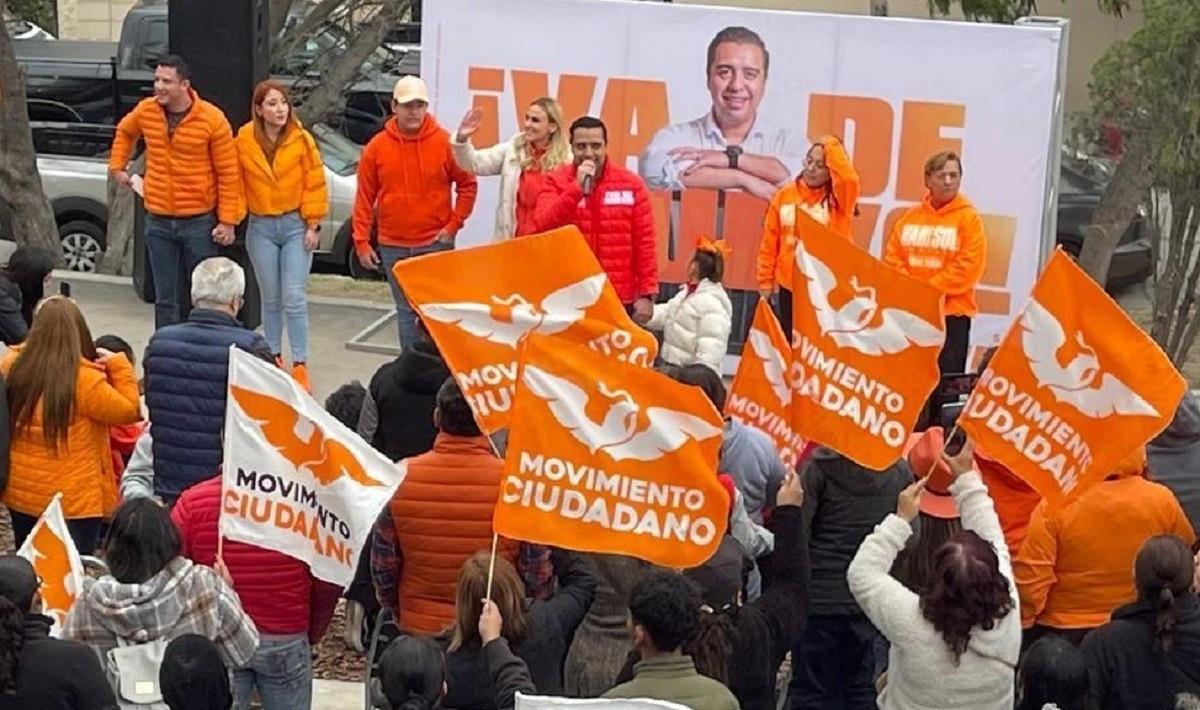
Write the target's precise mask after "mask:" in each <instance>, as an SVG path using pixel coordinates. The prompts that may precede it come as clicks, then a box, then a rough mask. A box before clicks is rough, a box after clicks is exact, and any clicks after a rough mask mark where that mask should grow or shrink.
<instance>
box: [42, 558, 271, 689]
mask: <svg viewBox="0 0 1200 710" xmlns="http://www.w3.org/2000/svg"><path fill="white" fill-rule="evenodd" d="M184 634H199V635H200V636H203V637H205V638H207V639H210V640H211V641H213V643H215V644H216V645H217V648H218V649H219V650H220V652H221V657H222V659H223V660H224V661H225V664H226V665H227V666H229V667H230V668H238V667H242V666H245V665H246V664H247V663H249V662H250V658H251V657H252V656H253V655H254V651H255V650H256V649H257V648H258V629H257V628H255V626H254V622H253V621H251V620H250V617H249V616H246V613H245V612H243V611H242V605H241V602H240V601H239V600H238V596H237V593H236V592H234V591H233V589H232V588H230V587H229V585H227V584H226V583H225V581H224V580H222V579H221V578H220V577H219V576H218V575H217V573H216V572H214V571H213V570H212V569H210V568H208V567H202V566H200V565H196V564H193V563H192V562H191V561H190V560H186V559H184V558H182V557H176V558H175V559H173V560H171V561H170V562H169V563H168V564H167V566H166V567H164V568H163V570H162V571H161V572H159V573H158V574H156V575H154V576H153V577H151V578H150V579H149V580H147V581H146V582H145V583H144V584H122V583H120V582H118V581H117V580H115V579H113V578H112V577H108V576H106V577H103V578H101V579H99V580H93V579H85V580H84V582H83V593H82V595H81V596H80V598H79V599H78V601H76V602H75V606H73V607H72V608H71V613H70V614H68V615H67V621H66V624H64V626H63V638H65V639H71V640H74V641H80V642H82V643H84V644H87V645H88V646H89V647H91V649H92V650H93V651H95V652H96V655H97V656H99V657H100V664H101V666H103V665H104V664H105V662H106V656H107V655H108V651H109V650H110V649H113V648H116V647H117V639H118V638H120V639H123V640H125V641H128V642H131V643H143V642H147V641H154V640H156V639H163V640H168V641H169V640H170V639H173V638H176V637H178V636H183V635H184Z"/></svg>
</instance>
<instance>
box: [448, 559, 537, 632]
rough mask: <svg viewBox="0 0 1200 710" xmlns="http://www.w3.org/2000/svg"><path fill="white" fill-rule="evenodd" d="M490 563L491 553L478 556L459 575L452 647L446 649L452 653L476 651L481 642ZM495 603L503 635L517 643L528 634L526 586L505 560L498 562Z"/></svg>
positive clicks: (494, 588) (451, 630)
mask: <svg viewBox="0 0 1200 710" xmlns="http://www.w3.org/2000/svg"><path fill="white" fill-rule="evenodd" d="M490 560H491V555H489V554H488V553H486V552H477V553H475V554H474V555H472V556H471V557H469V558H468V559H467V561H466V562H464V563H463V566H462V569H460V570H459V572H458V589H457V590H456V592H455V595H454V596H455V607H456V608H455V615H454V616H455V618H454V626H452V627H451V629H450V646H449V647H448V648H447V650H448V651H449V652H450V653H453V652H455V651H457V650H459V649H461V648H477V647H478V646H479V643H480V641H481V640H482V639H480V638H479V615H480V614H482V613H483V598H484V597H485V596H487V578H488V563H489V562H490ZM492 601H493V602H495V603H496V607H497V608H498V609H499V610H500V616H501V618H503V619H504V630H503V631H502V632H501V635H503V636H504V638H506V639H508V640H509V641H510V642H514V643H515V642H516V641H519V640H520V639H522V638H524V637H525V634H526V632H527V631H528V630H529V617H528V615H527V613H526V609H525V583H524V582H522V581H521V575H519V574H517V570H516V568H515V567H513V566H512V564H511V563H510V562H509V561H508V560H506V559H504V558H503V557H497V558H496V567H495V574H494V579H493V581H492Z"/></svg>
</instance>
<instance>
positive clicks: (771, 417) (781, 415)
mask: <svg viewBox="0 0 1200 710" xmlns="http://www.w3.org/2000/svg"><path fill="white" fill-rule="evenodd" d="M791 369H792V348H791V346H790V345H788V340H787V336H786V335H784V333H783V328H782V327H781V326H780V325H779V319H778V318H776V317H775V314H774V313H772V312H771V307H770V306H768V305H767V302H766V300H765V299H761V298H760V299H759V300H758V306H757V307H756V308H755V310H754V321H753V322H752V323H751V324H750V332H749V333H748V334H747V336H746V346H745V347H744V348H743V349H742V361H741V363H739V364H738V369H737V374H736V375H735V376H734V378H733V386H732V387H731V388H730V389H729V398H728V399H727V400H726V401H725V413H726V414H728V415H729V416H731V417H733V418H735V419H737V420H738V421H740V422H741V423H743V424H745V425H746V426H752V427H754V428H755V429H758V430H760V431H762V432H763V433H764V434H766V435H767V436H769V437H771V439H772V440H773V441H774V442H775V449H776V450H777V451H779V458H781V459H782V460H783V463H784V465H785V466H787V467H788V468H791V467H793V466H795V465H796V460H797V457H798V456H799V455H800V451H801V450H802V449H803V448H804V440H803V439H802V438H800V435H798V434H797V433H796V432H795V431H793V430H792V414H791V411H792V388H791V385H789V384H788V373H789V372H790V371H791Z"/></svg>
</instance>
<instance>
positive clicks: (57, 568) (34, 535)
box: [17, 493, 83, 638]
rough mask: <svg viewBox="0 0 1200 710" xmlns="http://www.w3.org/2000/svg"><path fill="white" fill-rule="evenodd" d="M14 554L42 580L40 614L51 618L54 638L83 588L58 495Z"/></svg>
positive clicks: (39, 590) (79, 569)
mask: <svg viewBox="0 0 1200 710" xmlns="http://www.w3.org/2000/svg"><path fill="white" fill-rule="evenodd" d="M17 554H18V555H20V556H21V557H24V558H25V559H27V560H29V562H30V564H32V565H33V570H34V571H35V572H37V576H38V578H39V579H41V581H42V582H41V587H39V588H38V593H39V594H40V595H41V597H42V613H44V614H45V615H46V616H49V617H50V618H51V619H54V626H53V627H52V629H51V632H50V633H51V635H53V636H54V637H56V638H57V637H58V636H59V635H60V634H62V627H63V622H65V621H66V620H67V613H68V612H70V611H71V607H72V606H74V604H75V599H76V598H77V597H78V596H79V594H80V592H81V591H82V589H83V562H82V561H81V560H80V559H79V552H78V551H77V550H76V549H75V542H74V541H73V540H72V539H71V533H70V532H69V531H68V530H67V521H66V519H64V518H63V512H62V494H61V493H58V494H55V496H54V498H53V499H52V500H51V501H50V505H49V506H47V507H46V510H45V512H43V513H42V517H41V519H39V520H38V521H37V523H36V524H35V525H34V526H33V530H32V531H30V533H29V537H27V538H25V542H24V544H22V545H21V549H20V550H17Z"/></svg>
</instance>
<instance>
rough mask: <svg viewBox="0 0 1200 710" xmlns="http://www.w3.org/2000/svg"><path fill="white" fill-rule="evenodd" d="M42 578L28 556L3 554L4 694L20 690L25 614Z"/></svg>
mask: <svg viewBox="0 0 1200 710" xmlns="http://www.w3.org/2000/svg"><path fill="white" fill-rule="evenodd" d="M37 590H38V578H37V573H35V572H34V571H33V565H31V564H30V563H29V561H28V560H26V559H25V558H24V557H17V556H16V555H4V556H3V557H0V696H3V695H12V694H14V693H16V692H17V678H19V677H20V675H21V652H22V650H23V648H24V646H25V632H24V627H25V614H26V612H28V611H29V608H30V607H31V606H33V598H34V596H35V595H36V594H37Z"/></svg>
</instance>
